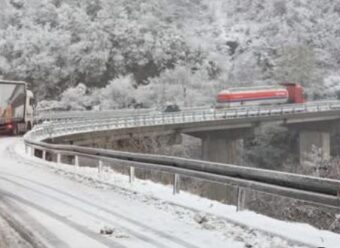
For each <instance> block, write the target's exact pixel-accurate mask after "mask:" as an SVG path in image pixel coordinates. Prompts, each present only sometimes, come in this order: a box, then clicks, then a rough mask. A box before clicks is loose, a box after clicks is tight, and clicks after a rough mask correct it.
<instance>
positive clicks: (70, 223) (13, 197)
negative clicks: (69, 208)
mask: <svg viewBox="0 0 340 248" xmlns="http://www.w3.org/2000/svg"><path fill="white" fill-rule="evenodd" d="M0 193H1V194H2V195H3V196H4V197H7V198H9V199H11V200H15V201H17V202H20V203H21V204H24V205H26V206H29V207H31V208H34V209H36V210H38V211H39V212H41V213H44V214H46V215H48V216H50V217H52V218H53V219H55V220H58V221H59V222H61V223H64V224H66V225H68V226H69V227H71V228H73V229H74V230H76V231H78V232H80V233H82V234H84V235H86V236H87V237H90V238H92V239H94V240H96V241H97V242H99V243H101V244H103V245H105V246H107V247H118V248H125V246H123V245H121V244H119V243H117V242H115V241H113V240H109V239H107V238H104V237H101V236H99V235H97V234H96V233H94V232H92V231H90V230H88V229H87V228H86V227H84V226H81V225H79V224H77V223H75V222H73V221H71V220H69V219H67V218H65V217H63V216H61V215H58V214H56V213H54V212H52V211H50V210H48V209H46V208H43V207H41V206H39V205H38V204H36V203H33V202H32V201H28V200H26V199H24V198H22V197H19V196H16V195H14V194H12V193H10V192H6V191H3V190H0Z"/></svg>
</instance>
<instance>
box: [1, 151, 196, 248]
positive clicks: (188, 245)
mask: <svg viewBox="0 0 340 248" xmlns="http://www.w3.org/2000/svg"><path fill="white" fill-rule="evenodd" d="M7 151H8V154H9V155H10V156H11V158H12V159H15V160H17V161H19V160H20V162H21V163H25V164H31V165H33V166H36V165H34V164H33V163H29V162H27V161H25V160H23V159H19V158H18V156H15V155H16V154H15V151H14V150H13V147H8V148H7ZM8 176H12V177H15V178H18V179H21V180H25V181H28V182H30V183H33V184H35V185H38V186H41V187H44V188H47V189H50V190H51V191H54V192H56V193H58V194H61V195H64V196H67V197H69V198H72V199H74V200H76V201H79V202H81V203H83V204H86V205H89V206H91V207H93V208H97V209H99V210H101V211H103V212H105V213H107V214H110V215H112V216H114V217H116V218H120V219H123V220H124V221H126V222H129V223H130V224H133V225H135V226H138V227H140V228H142V229H143V230H148V231H150V232H151V233H152V234H155V235H156V236H159V237H160V238H162V239H165V241H167V242H172V243H176V244H177V245H179V246H181V247H186V248H198V246H196V245H193V244H191V243H188V242H186V241H185V240H182V239H179V238H177V237H174V236H172V235H170V234H167V233H165V232H161V231H159V230H157V229H155V228H153V227H150V226H148V225H146V224H144V223H141V222H138V221H136V220H134V219H131V218H129V217H127V216H124V215H122V214H120V213H117V212H114V211H112V210H109V209H107V208H105V207H102V206H100V205H97V204H94V203H93V202H90V201H88V200H85V199H82V198H80V197H78V196H75V195H72V194H70V193H67V192H64V191H61V190H58V189H56V188H54V187H51V186H49V185H46V184H42V183H39V182H35V181H33V180H30V179H27V178H23V177H18V176H15V175H10V174H8ZM0 178H2V179H3V180H7V181H8V180H9V179H7V178H4V177H0ZM11 182H12V183H14V184H18V183H17V182H14V181H11ZM18 186H21V187H24V188H26V189H27V186H26V185H18ZM30 190H32V191H36V190H34V189H32V188H30ZM36 192H37V193H39V194H43V195H45V196H46V197H49V198H51V199H54V200H56V201H59V202H61V203H63V204H65V205H67V206H72V207H73V208H76V209H77V210H79V211H82V212H84V213H86V214H88V215H91V216H93V217H95V218H97V219H100V220H102V221H105V222H108V221H109V220H108V219H106V218H104V217H101V216H98V215H96V214H94V213H91V212H90V211H88V210H85V209H80V208H79V207H77V206H74V205H73V204H70V203H69V202H66V201H64V200H61V199H58V198H56V197H53V196H50V195H46V194H44V193H43V192H41V191H40V192H38V191H36ZM110 224H112V225H114V226H117V223H112V222H111V223H110ZM120 228H121V229H123V230H126V232H127V233H130V234H132V235H133V236H135V237H137V238H139V239H141V240H143V241H145V242H148V243H150V244H154V245H155V246H156V247H171V246H167V245H166V244H165V243H160V242H158V241H156V240H152V239H151V238H149V237H147V236H145V235H144V234H140V233H138V232H136V231H133V230H131V229H128V228H126V227H123V226H120Z"/></svg>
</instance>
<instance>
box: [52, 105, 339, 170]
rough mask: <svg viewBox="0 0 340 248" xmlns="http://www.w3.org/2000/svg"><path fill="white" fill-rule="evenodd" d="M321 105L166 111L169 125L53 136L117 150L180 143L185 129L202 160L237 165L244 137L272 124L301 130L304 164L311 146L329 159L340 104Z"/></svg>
mask: <svg viewBox="0 0 340 248" xmlns="http://www.w3.org/2000/svg"><path fill="white" fill-rule="evenodd" d="M338 104H339V103H338ZM322 106H323V105H316V106H314V107H310V106H307V105H305V106H298V107H294V106H293V107H291V109H289V108H284V107H275V108H268V107H265V108H262V107H261V108H260V107H259V108H258V109H257V110H256V111H253V110H252V109H243V110H236V111H235V112H234V114H235V115H233V114H232V112H231V111H227V112H223V111H218V112H215V111H214V113H211V112H210V114H209V112H207V111H206V112H203V111H201V112H196V113H195V118H192V116H191V118H192V119H191V121H190V120H189V121H180V117H181V118H183V120H187V119H188V118H189V113H185V114H184V113H182V114H178V113H176V114H168V117H169V118H172V121H169V122H168V123H166V124H164V122H163V123H160V124H157V123H156V124H153V125H144V126H138V125H136V126H133V127H128V128H123V129H122V128H120V129H112V130H105V131H91V132H84V133H80V134H79V133H78V134H73V135H67V136H61V137H58V138H54V140H53V143H64V144H65V142H66V143H69V144H75V145H83V146H93V147H102V148H109V149H110V148H111V149H112V148H114V149H116V148H117V147H114V146H112V144H113V143H114V144H117V142H118V143H119V142H124V140H129V139H131V137H136V136H140V137H154V138H158V139H160V138H163V139H166V140H167V141H168V142H169V143H176V142H177V143H178V142H180V140H181V139H180V138H181V134H187V135H190V136H194V137H197V138H200V139H201V140H202V159H203V160H208V161H214V162H222V163H231V164H237V163H239V160H238V159H239V152H240V149H239V147H240V146H239V144H240V143H242V142H240V141H242V139H244V138H245V137H247V136H249V135H253V133H254V129H255V128H257V127H259V126H260V125H261V124H262V123H272V124H277V125H282V126H285V127H287V128H288V129H291V130H295V131H298V133H299V153H300V162H301V163H302V162H303V161H304V160H306V159H307V154H309V153H310V152H312V149H313V146H315V147H316V148H320V149H321V151H322V157H323V158H324V159H328V158H330V134H331V132H333V131H334V130H335V129H336V127H337V126H338V124H339V120H340V106H338V107H337V108H334V107H332V106H331V105H330V104H329V105H327V106H326V107H325V108H322ZM263 109H264V110H263ZM242 111H243V112H242ZM191 115H192V113H191ZM209 115H210V117H211V118H210V117H209ZM212 116H213V118H212ZM145 118H146V120H145ZM147 118H153V120H155V118H163V119H164V116H162V117H155V116H153V117H151V116H150V117H144V122H147ZM185 118H187V119H185ZM194 119H195V120H194ZM155 122H157V121H155ZM100 144H101V145H100Z"/></svg>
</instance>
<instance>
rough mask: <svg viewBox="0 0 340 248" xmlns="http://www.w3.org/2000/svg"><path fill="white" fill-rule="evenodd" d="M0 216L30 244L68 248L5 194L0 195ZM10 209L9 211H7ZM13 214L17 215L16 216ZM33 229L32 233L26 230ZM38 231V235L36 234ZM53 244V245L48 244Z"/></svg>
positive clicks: (42, 247)
mask: <svg viewBox="0 0 340 248" xmlns="http://www.w3.org/2000/svg"><path fill="white" fill-rule="evenodd" d="M0 192H1V191H0ZM0 200H1V203H0V216H1V217H2V218H3V219H5V220H6V221H7V223H8V224H9V225H10V226H11V227H12V228H13V229H15V230H16V231H17V232H18V233H19V234H20V236H21V237H23V239H24V240H26V241H27V242H28V243H30V244H32V246H33V247H35V248H40V247H41V248H45V247H53V248H54V247H56V248H59V247H60V248H61V247H62V248H68V247H69V246H68V245H67V244H66V243H65V242H64V241H62V240H61V239H59V238H58V237H57V236H56V235H54V234H53V233H51V232H49V231H47V230H46V229H45V228H44V227H43V226H42V225H41V224H40V223H38V222H37V221H36V220H35V219H33V218H32V217H31V216H29V215H28V214H27V212H25V211H24V210H23V209H21V208H20V207H19V206H18V205H17V204H13V203H12V202H11V201H10V199H7V198H6V196H4V195H1V197H0ZM9 209H10V213H9ZM15 216H18V217H19V218H20V220H18V218H16V217H15ZM28 226H29V227H30V230H34V233H32V232H31V231H30V230H28V228H27V227H28ZM36 233H38V235H36ZM50 244H51V245H53V246H50Z"/></svg>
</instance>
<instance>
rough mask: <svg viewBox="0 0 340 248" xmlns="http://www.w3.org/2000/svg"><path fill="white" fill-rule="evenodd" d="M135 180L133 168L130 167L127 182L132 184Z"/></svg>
mask: <svg viewBox="0 0 340 248" xmlns="http://www.w3.org/2000/svg"><path fill="white" fill-rule="evenodd" d="M134 180H135V167H132V166H130V173H129V182H130V183H133V181H134Z"/></svg>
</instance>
